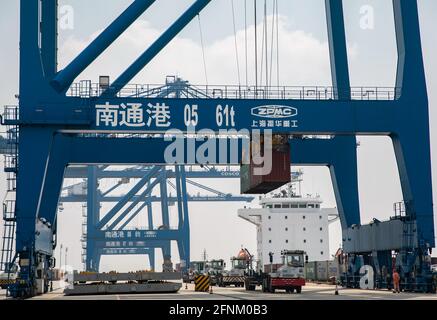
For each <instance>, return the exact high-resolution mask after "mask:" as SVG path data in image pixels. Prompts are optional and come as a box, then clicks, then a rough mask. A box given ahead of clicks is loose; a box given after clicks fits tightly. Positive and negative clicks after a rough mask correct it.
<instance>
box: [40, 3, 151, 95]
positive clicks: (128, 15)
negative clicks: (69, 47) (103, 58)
mask: <svg viewBox="0 0 437 320" xmlns="http://www.w3.org/2000/svg"><path fill="white" fill-rule="evenodd" d="M46 1H48V0H46ZM155 1H156V0H135V1H134V2H133V3H132V4H131V5H130V6H129V7H128V8H127V9H126V10H125V11H124V12H123V13H122V14H121V15H120V16H119V17H118V18H117V19H115V20H114V21H113V22H112V23H111V24H110V25H109V26H108V27H107V28H106V29H105V30H104V31H103V32H102V33H100V35H99V36H97V38H96V39H95V40H94V41H93V42H91V43H90V44H89V45H88V47H87V48H86V49H84V50H83V51H82V52H81V53H80V54H79V55H78V56H77V57H76V58H75V59H74V60H73V61H72V62H70V63H69V64H68V65H67V66H66V67H65V68H64V69H63V70H62V71H60V72H59V73H58V74H57V75H56V77H55V78H54V79H53V80H52V81H51V85H52V86H53V87H54V88H55V90H56V91H58V92H63V91H65V90H66V89H67V88H68V87H69V86H70V85H71V84H72V83H73V81H74V79H76V77H77V76H79V75H80V74H81V73H82V71H84V70H85V69H86V68H87V67H88V66H89V65H90V64H91V63H92V62H93V61H94V60H95V59H97V57H98V56H100V55H101V54H102V53H103V51H105V50H106V49H107V48H108V47H109V46H110V45H111V44H112V43H113V42H114V41H115V40H116V39H117V38H118V37H119V36H120V35H121V34H122V33H123V32H124V31H126V29H127V28H128V27H129V26H130V25H131V24H132V23H134V22H135V21H136V20H137V19H138V18H139V17H140V16H141V15H142V14H143V13H144V12H145V11H146V10H147V9H148V8H149V7H150V6H151V5H152V4H153V3H154V2H155Z"/></svg>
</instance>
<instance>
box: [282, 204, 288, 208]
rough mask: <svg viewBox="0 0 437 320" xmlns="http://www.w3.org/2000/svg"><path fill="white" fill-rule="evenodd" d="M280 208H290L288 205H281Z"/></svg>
mask: <svg viewBox="0 0 437 320" xmlns="http://www.w3.org/2000/svg"><path fill="white" fill-rule="evenodd" d="M282 208H284V209H288V208H290V205H289V204H283V205H282Z"/></svg>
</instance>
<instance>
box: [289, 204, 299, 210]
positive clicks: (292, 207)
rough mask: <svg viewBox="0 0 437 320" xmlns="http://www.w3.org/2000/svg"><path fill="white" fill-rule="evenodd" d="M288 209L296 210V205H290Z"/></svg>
mask: <svg viewBox="0 0 437 320" xmlns="http://www.w3.org/2000/svg"><path fill="white" fill-rule="evenodd" d="M290 208H291V209H297V208H298V205H297V204H292V205H290Z"/></svg>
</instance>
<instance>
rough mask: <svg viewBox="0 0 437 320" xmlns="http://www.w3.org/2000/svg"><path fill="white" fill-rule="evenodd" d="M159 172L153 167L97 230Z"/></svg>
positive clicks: (157, 168) (100, 222) (103, 219)
mask: <svg viewBox="0 0 437 320" xmlns="http://www.w3.org/2000/svg"><path fill="white" fill-rule="evenodd" d="M160 170H161V168H160V167H154V168H153V169H152V170H150V172H149V173H148V174H147V175H145V176H144V177H143V178H142V179H141V180H140V181H139V182H138V183H137V184H136V186H135V187H133V188H132V189H131V190H130V191H129V192H128V193H127V194H126V196H125V198H124V199H123V200H122V201H120V202H118V203H117V204H116V205H115V206H114V207H113V208H112V209H111V210H110V211H109V212H108V213H107V214H106V215H105V216H104V217H103V218H102V219H101V220H100V221H99V222H98V223H97V225H96V227H97V228H98V229H102V228H103V227H104V226H105V225H106V224H107V223H109V221H111V219H113V218H114V217H115V215H116V214H117V213H118V212H119V211H120V210H121V209H122V208H123V207H124V206H125V205H126V204H127V203H128V201H129V199H131V198H132V197H133V196H134V195H135V194H137V193H138V191H140V190H141V189H142V188H143V187H144V186H145V184H146V183H147V182H148V181H150V180H151V179H152V178H154V177H155V176H156V175H157V174H158V172H159V171H160Z"/></svg>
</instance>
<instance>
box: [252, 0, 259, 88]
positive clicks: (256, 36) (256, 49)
mask: <svg viewBox="0 0 437 320" xmlns="http://www.w3.org/2000/svg"><path fill="white" fill-rule="evenodd" d="M253 4H254V11H255V14H254V16H255V95H257V94H258V34H257V33H258V26H257V24H258V19H257V16H256V15H257V6H256V0H253Z"/></svg>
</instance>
